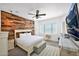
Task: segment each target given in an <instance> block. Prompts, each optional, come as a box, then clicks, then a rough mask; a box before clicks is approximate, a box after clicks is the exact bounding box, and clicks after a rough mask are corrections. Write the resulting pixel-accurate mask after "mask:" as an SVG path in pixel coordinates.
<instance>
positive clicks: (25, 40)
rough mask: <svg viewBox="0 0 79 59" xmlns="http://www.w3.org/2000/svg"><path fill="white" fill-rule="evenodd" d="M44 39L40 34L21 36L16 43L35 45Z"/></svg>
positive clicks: (26, 45) (25, 45)
mask: <svg viewBox="0 0 79 59" xmlns="http://www.w3.org/2000/svg"><path fill="white" fill-rule="evenodd" d="M42 39H43V38H42V37H39V36H28V37H21V38H17V39H16V43H18V44H20V45H22V46H24V47H33V46H34V45H36V44H38V43H40V42H41V41H42Z"/></svg>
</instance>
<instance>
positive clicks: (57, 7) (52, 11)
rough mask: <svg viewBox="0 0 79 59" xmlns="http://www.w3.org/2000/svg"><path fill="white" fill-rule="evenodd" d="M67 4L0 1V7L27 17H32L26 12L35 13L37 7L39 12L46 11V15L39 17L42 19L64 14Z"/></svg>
mask: <svg viewBox="0 0 79 59" xmlns="http://www.w3.org/2000/svg"><path fill="white" fill-rule="evenodd" d="M69 5H70V4H69V3H0V9H1V10H4V11H8V12H10V11H11V10H12V11H13V12H12V13H14V14H16V15H19V16H22V17H24V18H28V19H32V16H31V15H28V13H30V12H31V13H35V11H36V10H37V9H39V10H40V13H46V16H42V17H41V18H39V19H41V20H42V19H47V18H53V17H57V16H61V15H64V14H66V13H67V12H68V9H69Z"/></svg>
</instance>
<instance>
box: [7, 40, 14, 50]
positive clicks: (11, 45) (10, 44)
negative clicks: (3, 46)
mask: <svg viewBox="0 0 79 59" xmlns="http://www.w3.org/2000/svg"><path fill="white" fill-rule="evenodd" d="M13 48H14V39H12V40H8V50H10V49H13Z"/></svg>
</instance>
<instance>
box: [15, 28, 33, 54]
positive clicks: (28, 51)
mask: <svg viewBox="0 0 79 59" xmlns="http://www.w3.org/2000/svg"><path fill="white" fill-rule="evenodd" d="M21 32H22V33H28V32H32V30H27V29H26V30H15V39H17V33H21ZM14 41H15V46H16V45H17V46H19V47H20V48H22V49H23V50H25V51H26V52H27V53H28V55H30V54H31V53H32V52H33V47H30V48H26V47H23V46H22V45H20V44H18V43H16V40H14Z"/></svg>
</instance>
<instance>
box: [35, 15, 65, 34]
mask: <svg viewBox="0 0 79 59" xmlns="http://www.w3.org/2000/svg"><path fill="white" fill-rule="evenodd" d="M65 17H66V16H65V15H62V16H59V17H55V18H51V19H46V20H40V21H35V34H36V35H40V34H39V25H40V24H48V23H52V24H53V23H56V24H57V29H56V30H57V33H58V34H59V33H66V24H65Z"/></svg>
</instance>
